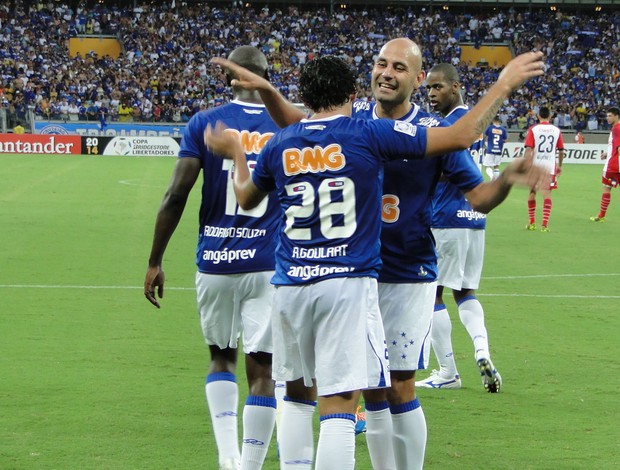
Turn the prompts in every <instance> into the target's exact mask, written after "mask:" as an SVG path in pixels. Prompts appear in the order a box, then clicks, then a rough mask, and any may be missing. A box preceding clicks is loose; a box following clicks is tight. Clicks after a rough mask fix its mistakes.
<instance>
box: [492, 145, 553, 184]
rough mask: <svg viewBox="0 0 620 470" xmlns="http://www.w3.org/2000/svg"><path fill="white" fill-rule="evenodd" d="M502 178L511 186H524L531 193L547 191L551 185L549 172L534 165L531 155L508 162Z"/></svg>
mask: <svg viewBox="0 0 620 470" xmlns="http://www.w3.org/2000/svg"><path fill="white" fill-rule="evenodd" d="M502 176H503V177H504V178H506V181H507V182H508V184H510V185H511V186H512V185H518V186H525V187H527V188H529V189H531V190H532V191H539V190H541V189H547V188H549V185H550V183H551V175H550V174H549V170H547V169H546V168H543V167H541V166H538V165H536V164H534V155H533V154H532V155H531V156H526V157H524V158H518V159H516V160H513V161H512V162H510V164H509V165H508V166H507V167H506V169H505V170H504V171H503V173H502Z"/></svg>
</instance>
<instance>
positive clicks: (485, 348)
mask: <svg viewBox="0 0 620 470" xmlns="http://www.w3.org/2000/svg"><path fill="white" fill-rule="evenodd" d="M458 308H459V316H460V317H461V322H462V323H463V325H464V326H465V329H466V330H467V333H469V336H470V337H471V339H472V341H473V342H474V351H475V355H476V361H477V360H478V359H481V358H483V357H484V358H487V359H488V358H489V357H491V356H489V340H488V339H487V329H486V327H485V326H484V310H483V309H482V305H481V304H480V302H479V301H478V299H477V298H476V297H474V296H473V295H472V296H468V297H465V299H464V300H462V301H461V302H460V303H459V305H458Z"/></svg>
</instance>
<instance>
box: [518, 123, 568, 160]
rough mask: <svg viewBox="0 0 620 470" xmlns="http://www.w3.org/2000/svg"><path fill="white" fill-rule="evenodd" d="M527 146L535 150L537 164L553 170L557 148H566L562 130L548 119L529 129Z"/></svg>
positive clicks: (526, 139)
mask: <svg viewBox="0 0 620 470" xmlns="http://www.w3.org/2000/svg"><path fill="white" fill-rule="evenodd" d="M525 146H526V147H531V148H532V149H533V150H534V160H535V162H536V164H537V165H541V166H544V167H545V168H548V169H549V170H550V171H551V172H553V171H554V169H555V157H556V153H557V150H558V149H563V148H564V143H563V140H562V131H560V129H559V128H558V127H557V126H554V125H553V124H551V123H549V122H546V121H542V122H540V123H538V124H534V125H533V126H532V127H530V129H529V130H528V133H527V136H526V138H525Z"/></svg>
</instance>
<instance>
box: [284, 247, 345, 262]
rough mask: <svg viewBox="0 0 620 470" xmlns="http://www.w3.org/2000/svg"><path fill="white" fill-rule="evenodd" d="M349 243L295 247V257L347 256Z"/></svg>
mask: <svg viewBox="0 0 620 470" xmlns="http://www.w3.org/2000/svg"><path fill="white" fill-rule="evenodd" d="M348 246H349V245H338V246H319V247H316V248H302V247H298V246H295V247H293V254H292V256H293V258H297V259H324V258H336V257H339V256H347V247H348Z"/></svg>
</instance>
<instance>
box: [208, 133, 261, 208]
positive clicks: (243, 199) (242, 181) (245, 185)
mask: <svg viewBox="0 0 620 470" xmlns="http://www.w3.org/2000/svg"><path fill="white" fill-rule="evenodd" d="M204 137H205V145H206V146H207V147H208V148H209V150H210V151H211V152H213V153H214V154H216V155H220V156H222V157H224V158H228V159H231V160H233V161H234V163H235V170H234V174H233V186H234V188H235V196H236V197H237V202H238V203H239V206H241V208H242V209H245V210H249V209H253V208H254V207H256V206H258V205H259V204H260V202H261V201H262V200H263V199H264V198H265V197H266V196H267V193H265V192H263V191H261V190H260V189H258V188H257V187H256V185H255V184H254V182H253V181H252V175H251V174H250V169H249V168H248V161H247V158H246V157H245V153H244V152H243V148H242V147H241V142H240V141H239V138H238V137H237V136H236V135H234V134H232V133H230V132H226V126H225V125H224V124H222V123H221V122H220V121H218V123H217V125H216V127H215V128H213V127H211V125H208V126H207V128H206V129H205V134H204Z"/></svg>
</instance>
